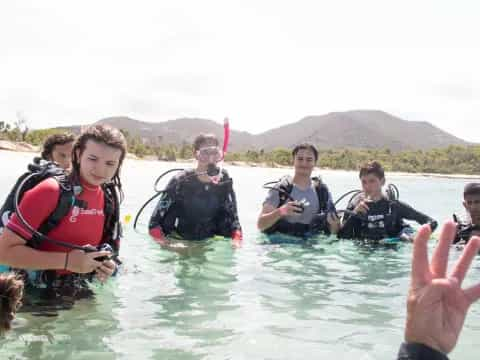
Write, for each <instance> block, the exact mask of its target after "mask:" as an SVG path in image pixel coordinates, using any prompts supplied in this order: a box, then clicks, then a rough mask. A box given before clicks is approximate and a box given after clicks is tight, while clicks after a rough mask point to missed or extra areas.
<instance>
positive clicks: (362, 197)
mask: <svg viewBox="0 0 480 360" xmlns="http://www.w3.org/2000/svg"><path fill="white" fill-rule="evenodd" d="M359 178H360V181H361V183H362V190H363V191H361V192H360V193H359V194H358V195H357V196H355V197H354V198H353V199H352V201H351V203H350V204H349V205H348V206H347V210H346V211H345V214H344V216H343V219H342V226H341V228H340V231H339V232H338V234H337V236H338V237H339V238H346V239H361V240H363V239H369V240H382V239H388V238H400V239H402V240H409V241H411V240H412V235H413V229H411V227H410V226H408V225H407V224H405V223H404V221H403V220H404V219H406V220H414V221H416V222H417V223H419V224H422V225H423V224H426V223H428V224H430V227H431V230H432V232H433V231H434V230H435V228H436V227H437V222H436V221H435V220H433V219H432V218H430V217H429V216H427V215H425V214H422V213H421V212H419V211H417V210H415V209H414V208H412V207H411V206H409V205H407V204H405V203H403V202H401V201H399V200H398V199H392V198H389V197H387V196H385V195H384V194H383V192H382V187H383V186H384V185H385V172H384V170H383V167H382V166H381V164H380V163H379V162H378V161H371V162H368V163H366V164H365V165H363V166H362V167H361V168H360V173H359Z"/></svg>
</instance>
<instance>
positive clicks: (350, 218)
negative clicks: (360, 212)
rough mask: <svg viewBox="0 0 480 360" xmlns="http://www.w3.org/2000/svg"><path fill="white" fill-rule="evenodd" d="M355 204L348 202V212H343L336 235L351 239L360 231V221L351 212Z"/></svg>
mask: <svg viewBox="0 0 480 360" xmlns="http://www.w3.org/2000/svg"><path fill="white" fill-rule="evenodd" d="M354 208H355V204H354V203H353V204H349V205H348V207H347V211H348V212H349V213H344V215H343V219H342V225H341V226H340V230H339V231H338V234H337V237H338V238H342V239H353V238H355V237H356V236H358V235H357V234H359V233H360V230H361V229H360V228H361V226H362V221H361V220H360V219H359V218H358V217H357V216H355V215H353V214H352V211H353V209H354Z"/></svg>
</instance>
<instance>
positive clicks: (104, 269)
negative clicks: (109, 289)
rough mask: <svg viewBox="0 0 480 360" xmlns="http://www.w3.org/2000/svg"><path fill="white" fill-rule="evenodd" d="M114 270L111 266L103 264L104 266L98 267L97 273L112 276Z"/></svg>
mask: <svg viewBox="0 0 480 360" xmlns="http://www.w3.org/2000/svg"><path fill="white" fill-rule="evenodd" d="M113 270H114V269H112V268H109V267H107V266H105V265H102V266H100V267H99V268H97V273H98V274H103V275H105V276H110V275H112V274H113Z"/></svg>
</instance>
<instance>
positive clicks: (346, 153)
mask: <svg viewBox="0 0 480 360" xmlns="http://www.w3.org/2000/svg"><path fill="white" fill-rule="evenodd" d="M226 160H228V161H246V162H255V163H258V162H260V163H265V164H267V165H269V166H275V165H276V164H278V165H287V166H291V165H292V156H291V153H290V151H289V150H286V149H275V150H273V151H271V152H264V151H263V150H260V151H252V150H249V151H247V152H243V153H230V154H227V156H226ZM369 160H378V161H380V162H381V163H382V165H383V166H384V167H385V169H386V170H387V171H402V172H413V173H415V172H426V173H442V174H472V175H478V174H480V146H449V147H447V148H443V149H433V150H428V151H425V150H423V151H422V150H416V151H402V152H397V153H394V152H392V151H390V149H375V150H374V149H369V150H361V149H330V150H320V154H319V159H318V166H320V167H325V168H331V169H343V170H357V169H358V168H359V166H360V165H361V164H363V163H365V162H367V161H369Z"/></svg>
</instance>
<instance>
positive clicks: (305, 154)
mask: <svg viewBox="0 0 480 360" xmlns="http://www.w3.org/2000/svg"><path fill="white" fill-rule="evenodd" d="M316 162H317V161H316V160H315V154H314V153H313V151H312V150H310V149H300V150H299V151H298V152H297V153H296V154H295V156H294V158H293V167H294V168H295V175H302V176H308V177H310V176H311V175H312V171H313V168H314V167H315V163H316Z"/></svg>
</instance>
